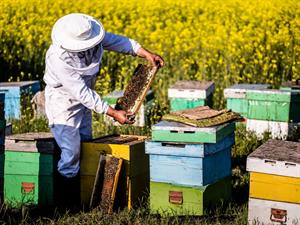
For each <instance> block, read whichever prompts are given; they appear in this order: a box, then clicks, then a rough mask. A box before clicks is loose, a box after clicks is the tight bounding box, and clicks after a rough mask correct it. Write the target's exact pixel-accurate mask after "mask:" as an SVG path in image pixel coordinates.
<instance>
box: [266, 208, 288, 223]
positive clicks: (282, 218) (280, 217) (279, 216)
mask: <svg viewBox="0 0 300 225" xmlns="http://www.w3.org/2000/svg"><path fill="white" fill-rule="evenodd" d="M270 220H271V221H272V222H280V223H286V221H287V211H286V210H284V209H274V208H271V215H270Z"/></svg>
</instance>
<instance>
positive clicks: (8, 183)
mask: <svg viewBox="0 0 300 225" xmlns="http://www.w3.org/2000/svg"><path fill="white" fill-rule="evenodd" d="M5 144H6V145H5V154H4V156H5V163H4V201H5V202H6V203H8V204H11V205H12V206H18V205H19V204H29V205H40V206H49V205H53V203H54V178H53V176H54V168H55V167H54V163H55V162H54V154H53V153H54V150H55V146H56V145H55V141H54V139H53V137H52V135H51V134H50V133H26V134H17V135H10V136H7V137H6V143H5Z"/></svg>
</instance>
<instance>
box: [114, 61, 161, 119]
mask: <svg viewBox="0 0 300 225" xmlns="http://www.w3.org/2000/svg"><path fill="white" fill-rule="evenodd" d="M158 69H159V66H148V65H142V64H139V65H138V67H137V68H136V69H135V71H134V73H133V75H132V77H131V79H130V81H129V83H128V85H127V87H126V89H125V91H124V95H123V97H121V98H119V99H118V100H117V104H116V107H115V108H116V109H122V110H125V111H127V112H130V113H133V114H136V113H137V112H138V110H139V109H140V106H141V105H142V103H143V101H144V99H145V97H146V95H147V92H148V90H149V88H150V85H151V84H152V81H153V80H154V77H155V74H156V73H157V71H158Z"/></svg>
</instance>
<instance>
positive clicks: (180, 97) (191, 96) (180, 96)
mask: <svg viewBox="0 0 300 225" xmlns="http://www.w3.org/2000/svg"><path fill="white" fill-rule="evenodd" d="M214 90H215V84H214V82H212V81H193V80H180V81H177V82H176V83H175V84H174V85H173V86H171V87H170V88H169V89H168V98H169V100H170V107H171V111H176V110H182V109H190V108H195V107H198V106H204V105H208V106H212V99H213V92H214Z"/></svg>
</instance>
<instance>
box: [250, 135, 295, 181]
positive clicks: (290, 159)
mask: <svg viewBox="0 0 300 225" xmlns="http://www.w3.org/2000/svg"><path fill="white" fill-rule="evenodd" d="M247 170H248V171H250V172H259V173H268V174H275V175H281V176H289V177H297V178H300V143H298V142H291V141H281V140H269V141H267V142H266V143H265V144H263V145H261V146H260V147H258V148H257V149H256V150H255V151H254V152H253V153H251V154H250V155H249V156H248V158H247Z"/></svg>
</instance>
